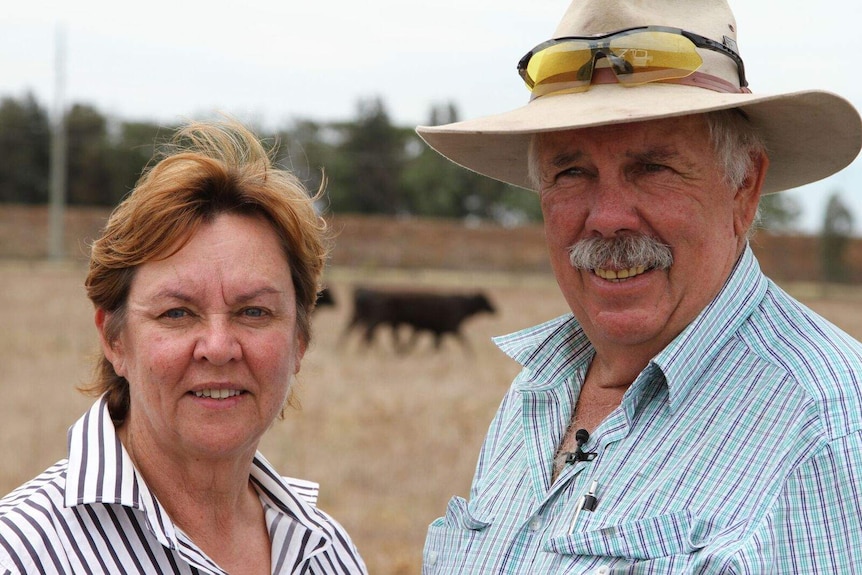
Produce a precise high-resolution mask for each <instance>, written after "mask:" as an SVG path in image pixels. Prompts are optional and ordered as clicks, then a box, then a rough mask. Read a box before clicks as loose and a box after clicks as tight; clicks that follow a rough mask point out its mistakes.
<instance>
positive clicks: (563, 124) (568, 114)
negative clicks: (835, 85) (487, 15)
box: [417, 83, 862, 194]
mask: <svg viewBox="0 0 862 575" xmlns="http://www.w3.org/2000/svg"><path fill="white" fill-rule="evenodd" d="M730 108H740V109H742V110H744V112H745V113H746V115H747V116H748V117H749V119H750V120H751V122H752V123H753V124H754V125H755V126H757V127H758V128H759V129H760V130H761V133H762V134H763V136H764V137H765V139H766V144H767V150H768V153H769V159H770V165H769V171H768V173H767V175H766V180H765V181H764V185H763V190H762V191H763V193H766V194H768V193H773V192H780V191H783V190H787V189H791V188H795V187H798V186H801V185H804V184H809V183H811V182H815V181H817V180H821V179H823V178H825V177H827V176H830V175H832V174H834V173H835V172H838V171H839V170H841V169H843V168H844V167H846V166H847V165H849V164H850V163H851V162H852V161H853V160H854V159H855V158H856V156H857V155H858V154H859V150H860V148H862V119H860V117H859V113H858V112H857V111H856V109H855V108H854V107H853V105H852V104H850V102H848V101H847V100H845V99H844V98H842V97H840V96H837V95H835V94H832V93H830V92H824V91H805V92H794V93H789V94H778V95H774V94H773V95H769V94H765V95H764V94H741V93H722V92H713V91H710V90H704V89H702V88H697V87H693V86H679V85H670V84H660V83H653V84H646V85H642V86H637V87H633V88H624V87H620V86H618V85H597V86H592V87H591V88H590V89H589V90H588V91H586V92H581V93H575V94H560V95H552V96H544V97H542V98H537V99H535V100H533V101H532V102H530V103H529V104H527V105H525V106H522V107H520V108H517V109H515V110H512V111H510V112H505V113H502V114H496V115H492V116H486V117H483V118H478V119H475V120H467V121H463V122H456V123H453V124H447V125H443V126H419V127H418V128H417V132H418V133H419V135H420V136H421V137H422V138H423V139H424V140H425V141H426V142H427V143H428V145H429V146H431V147H432V148H434V149H435V150H437V151H438V152H439V153H440V154H442V155H443V156H446V157H447V158H449V159H450V160H452V161H453V162H455V163H456V164H459V165H461V166H463V167H465V168H468V169H470V170H472V171H474V172H478V173H480V174H483V175H485V176H488V177H491V178H494V179H496V180H500V181H503V182H506V183H508V184H513V185H515V186H519V187H522V188H526V189H533V185H532V184H531V182H530V180H529V177H528V175H527V174H528V170H527V149H528V147H529V144H530V139H531V138H532V136H533V135H534V134H537V133H540V132H553V131H560V130H571V129H578V128H587V127H591V126H603V125H610V124H621V123H629V122H641V121H646V120H654V119H659V118H670V117H675V116H684V115H689V114H698V113H704V112H710V111H715V110H724V109H730Z"/></svg>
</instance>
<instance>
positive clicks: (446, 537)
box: [422, 496, 492, 575]
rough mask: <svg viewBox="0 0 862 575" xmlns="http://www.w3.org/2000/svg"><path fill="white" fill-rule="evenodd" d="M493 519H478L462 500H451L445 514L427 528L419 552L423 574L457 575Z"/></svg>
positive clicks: (462, 569)
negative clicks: (442, 574)
mask: <svg viewBox="0 0 862 575" xmlns="http://www.w3.org/2000/svg"><path fill="white" fill-rule="evenodd" d="M491 522H492V519H490V518H489V519H479V518H478V517H475V516H474V515H472V514H471V513H470V509H469V507H468V505H467V501H466V500H465V499H464V498H463V497H457V496H456V497H453V498H452V499H450V500H449V505H448V506H447V507H446V515H445V516H444V517H440V518H439V519H436V520H434V522H433V523H431V525H430V526H429V527H428V536H427V538H426V540H425V549H424V551H423V553H422V574H423V575H431V574H434V573H447V574H448V573H460V572H464V570H465V569H466V567H467V566H466V565H465V563H464V562H465V561H466V557H467V556H468V555H469V553H470V549H471V547H472V546H473V544H474V543H475V542H476V538H477V537H480V536H481V534H482V532H483V531H484V530H485V529H486V528H487V527H489V526H490V525H491Z"/></svg>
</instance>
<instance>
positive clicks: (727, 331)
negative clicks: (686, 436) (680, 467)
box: [494, 245, 768, 409]
mask: <svg viewBox="0 0 862 575" xmlns="http://www.w3.org/2000/svg"><path fill="white" fill-rule="evenodd" d="M767 285H768V281H767V280H766V278H765V276H763V274H762V273H761V271H760V266H759V265H758V263H757V259H756V258H755V257H754V254H753V253H752V251H751V248H750V246H748V245H746V247H745V249H744V250H743V253H742V254H741V255H740V257H739V259H738V260H737V262H736V264H735V266H734V268H733V270H732V271H731V274H730V276H729V277H728V279H727V281H726V282H725V285H724V287H723V288H722V289H721V291H720V292H719V293H718V295H717V296H716V297H715V299H713V301H712V302H711V303H710V304H709V305H707V307H706V308H704V309H703V311H701V313H700V314H698V316H697V317H696V318H695V319H694V320H693V321H692V322H691V323H690V324H689V325H688V326H687V327H686V328H685V329H684V330H683V331H682V333H680V334H679V335H678V336H677V337H676V338H675V339H674V340H673V341H672V342H671V343H670V344H669V345H668V346H667V347H665V349H663V350H662V351H661V352H659V354H658V355H656V357H655V358H654V359H653V361H652V362H651V365H650V366H647V368H646V369H645V370H644V373H643V374H642V376H646V377H647V378H648V379H653V378H655V377H656V376H657V375H659V374H658V373H656V369H658V370H660V371H661V373H662V374H663V375H664V377H665V379H666V383H667V385H668V388H669V396H670V408H671V409H675V408H676V407H677V406H678V405H679V403H680V402H681V401H682V400H683V399H684V398H685V397H686V396H687V395H688V393H690V392H691V391H692V388H693V387H694V385H695V382H697V381H698V377H699V375H700V374H701V373H702V372H703V370H705V369H707V368H708V367H709V364H710V360H711V359H712V358H713V357H714V355H715V354H716V353H718V350H719V349H720V348H721V345H722V344H723V343H725V342H726V341H727V340H728V339H730V338H731V337H733V334H734V333H736V331H737V330H738V329H739V327H740V326H741V325H742V324H743V322H745V321H746V319H747V318H748V317H749V316H750V315H751V314H752V312H753V311H754V309H755V308H756V307H757V305H758V304H759V303H760V301H761V300H762V299H763V297H764V296H765V294H766V290H767ZM494 343H496V344H497V346H498V347H499V348H500V349H501V350H502V351H503V352H504V353H506V354H507V355H508V356H509V357H511V358H512V359H514V360H515V361H517V362H518V363H520V364H521V365H522V366H524V368H525V369H526V370H527V371H528V372H529V373H528V375H527V377H524V378H520V380H519V382H518V385H519V386H521V387H522V388H527V387H528V388H530V389H532V390H534V391H538V390H540V389H542V388H547V387H553V386H555V385H558V384H559V383H560V382H562V381H564V380H565V379H566V378H568V377H570V376H571V375H572V374H573V373H574V370H576V369H577V368H578V367H580V366H583V365H585V364H586V363H587V362H589V361H590V360H591V359H592V357H593V353H594V350H593V347H592V345H591V344H590V342H589V340H588V339H587V337H586V335H585V334H584V332H583V329H582V328H581V326H580V324H579V323H578V321H577V320H576V319H575V318H574V316H573V315H572V314H566V315H563V316H560V317H558V318H555V319H553V320H550V321H547V322H545V323H542V324H540V325H537V326H534V327H531V328H527V329H524V330H521V331H518V332H515V333H513V334H509V335H505V336H500V337H496V338H494Z"/></svg>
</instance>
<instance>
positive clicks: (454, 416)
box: [0, 260, 862, 574]
mask: <svg viewBox="0 0 862 575" xmlns="http://www.w3.org/2000/svg"><path fill="white" fill-rule="evenodd" d="M84 273H85V269H84V266H83V264H81V263H80V262H77V263H51V262H38V261H21V260H18V261H9V260H6V261H3V260H0V314H2V317H3V318H4V321H3V325H4V329H3V330H2V332H0V382H2V386H3V389H4V401H3V402H2V403H0V421H2V431H3V432H2V434H0V458H2V461H3V462H4V463H3V465H2V466H0V492H2V493H6V492H8V491H9V490H11V489H12V488H13V487H15V486H17V485H18V484H20V483H22V482H23V481H25V480H27V479H29V478H31V477H33V476H35V475H36V474H37V473H39V472H41V471H42V470H43V469H45V468H46V467H47V466H48V465H50V464H52V463H53V462H54V461H56V460H58V459H60V458H62V457H64V455H65V450H66V446H65V432H66V429H67V427H68V426H69V425H70V424H72V423H73V422H74V421H75V420H76V419H77V418H78V417H79V416H80V415H81V414H82V413H83V411H84V410H85V409H86V408H87V407H88V406H89V405H90V402H91V400H90V399H89V398H85V397H83V396H81V395H80V394H79V393H77V392H76V391H75V389H74V388H75V386H76V385H78V384H81V383H83V382H85V381H86V380H87V379H88V377H89V373H90V359H91V354H92V352H93V350H94V349H95V345H96V339H95V330H94V328H93V325H92V310H91V309H90V305H89V302H88V301H87V300H86V298H85V296H84V292H83V288H82V285H81V284H82V281H83V277H84ZM328 279H329V284H330V285H331V287H332V288H333V290H334V292H335V297H336V298H337V306H336V307H335V308H321V309H320V310H319V311H318V312H317V314H316V316H315V318H314V330H315V335H314V337H315V339H314V342H313V344H312V347H311V349H310V350H309V352H308V354H307V355H306V357H305V361H304V362H303V365H302V371H301V372H300V375H299V382H298V385H299V388H298V393H299V398H300V400H301V403H302V408H301V409H300V410H298V411H295V410H289V411H288V412H287V414H286V418H285V419H284V420H283V421H278V422H276V424H275V425H274V426H273V428H272V429H271V430H270V431H269V433H268V434H267V435H266V436H265V437H264V440H263V442H262V445H261V449H262V451H263V452H264V454H266V455H267V457H268V458H269V459H270V460H271V461H272V462H273V463H274V464H275V466H276V468H278V469H279V470H280V471H281V472H282V473H284V474H285V475H294V476H297V477H305V478H310V479H314V480H317V481H320V482H321V483H322V487H323V488H322V493H321V499H320V506H321V507H322V508H323V509H325V510H327V511H329V512H331V513H332V514H333V515H334V516H335V517H336V518H338V519H339V520H340V521H341V522H342V523H344V524H345V525H346V527H347V528H348V529H349V531H350V532H351V534H352V536H353V537H354V539H355V541H356V543H357V545H358V546H359V547H360V550H361V551H362V553H363V555H364V556H365V559H366V561H367V562H368V564H369V568H370V569H371V571H372V573H376V574H387V573H389V574H400V573H418V571H419V565H420V557H421V549H422V544H423V541H424V537H425V530H426V527H427V524H428V523H429V522H430V521H431V520H433V519H434V518H435V517H437V516H438V515H440V514H442V513H443V511H444V509H445V505H446V502H447V501H448V499H449V497H450V496H451V495H453V494H460V495H466V493H467V491H468V489H469V483H470V479H471V476H472V473H473V467H474V464H475V460H476V455H477V453H478V450H479V446H480V443H481V441H482V437H483V435H484V433H485V430H486V429H487V426H488V423H489V421H490V418H491V416H492V415H493V413H494V411H495V409H496V407H497V405H498V403H499V401H500V399H501V397H502V395H503V393H504V392H505V390H506V388H507V387H508V385H509V383H510V380H511V378H512V377H513V376H514V374H515V373H516V371H517V366H516V365H514V363H513V362H512V361H510V360H509V359H508V358H506V357H505V356H503V355H502V353H500V352H499V351H498V350H497V349H496V348H495V347H494V346H493V344H492V343H491V342H490V340H489V338H490V337H491V336H492V335H496V334H502V333H507V332H509V331H513V330H515V329H518V328H519V327H523V326H526V325H529V324H532V323H535V322H538V321H541V320H543V319H546V318H550V317H553V316H555V315H557V314H559V313H562V312H564V311H565V304H564V302H563V301H562V298H561V297H560V296H559V294H558V291H557V288H556V285H555V283H554V282H553V279H552V278H550V277H549V276H547V275H542V274H538V275H518V274H492V273H483V274H476V273H473V274H470V273H464V272H460V273H459V272H430V271H426V272H411V273H410V274H405V273H404V272H400V271H397V270H396V271H388V272H387V271H385V270H376V271H374V272H373V273H372V272H359V271H356V270H350V269H333V270H330V272H329V275H328ZM355 283H382V284H386V285H399V284H400V285H406V284H408V283H409V284H410V285H416V283H419V284H421V285H423V286H425V287H427V288H429V289H447V290H448V289H451V290H463V291H466V290H470V289H473V288H479V287H481V288H483V289H486V290H487V292H488V293H489V294H490V297H491V298H492V300H493V301H494V303H495V304H496V306H497V308H498V313H497V314H496V315H494V316H488V315H485V316H477V317H475V318H473V319H471V320H469V321H468V323H467V324H466V325H465V333H466V335H467V337H468V338H469V340H470V342H471V345H472V351H471V352H468V351H465V350H463V349H462V348H461V347H460V346H459V345H458V344H457V342H455V341H454V340H447V341H446V343H445V344H444V348H443V349H444V353H435V352H434V351H433V349H432V346H431V340H430V339H429V338H427V337H423V339H421V340H420V343H419V346H418V348H417V349H416V350H415V351H414V352H413V353H411V354H409V355H405V356H398V355H396V354H395V353H394V352H393V351H392V346H391V343H390V341H389V339H388V337H381V338H379V342H378V343H379V344H380V345H378V346H376V347H375V348H372V349H370V350H367V351H362V350H361V348H360V345H359V341H358V340H359V338H358V334H356V335H354V337H352V338H350V339H349V340H348V342H347V345H346V347H339V345H338V338H339V335H340V332H341V330H342V328H343V326H344V325H345V323H346V321H347V318H348V316H349V313H350V306H349V304H348V300H349V295H350V290H351V287H352V285H354V284H355ZM796 291H798V292H799V293H800V294H802V296H803V297H804V298H805V299H806V301H807V302H808V303H809V304H810V305H811V306H812V307H813V308H815V309H817V310H819V311H820V312H822V313H823V314H824V315H826V316H827V317H829V318H830V319H832V320H833V321H835V322H836V323H838V324H839V325H841V326H842V327H844V328H845V329H846V330H847V331H849V332H850V333H851V334H853V335H854V336H855V337H857V338H862V296H860V290H859V289H844V290H841V291H837V290H833V291H832V292H831V296H830V298H829V299H823V298H821V297H820V296H819V294H820V293H821V292H820V291H819V290H816V289H814V290H812V289H810V288H805V286H800V287H799V288H798V289H797V290H796ZM378 335H385V334H378Z"/></svg>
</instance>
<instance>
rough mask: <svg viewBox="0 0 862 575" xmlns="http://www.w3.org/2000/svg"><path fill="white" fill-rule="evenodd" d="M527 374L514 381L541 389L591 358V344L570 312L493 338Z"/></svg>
mask: <svg viewBox="0 0 862 575" xmlns="http://www.w3.org/2000/svg"><path fill="white" fill-rule="evenodd" d="M494 343H496V344H497V346H498V347H499V348H500V349H501V350H502V351H503V353H505V354H506V355H508V356H509V357H511V358H512V359H514V360H515V361H517V362H518V363H520V364H521V365H522V366H524V369H525V370H526V373H525V374H523V376H522V377H519V379H518V382H517V384H516V386H517V387H520V388H522V389H523V390H526V389H531V390H533V391H541V390H543V389H546V388H551V387H555V386H556V385H558V384H559V383H560V382H562V381H565V380H567V379H569V378H570V377H571V376H572V375H573V374H574V372H575V371H576V370H577V369H578V368H579V367H581V366H584V365H586V364H587V363H588V362H589V360H590V359H591V358H592V357H593V347H592V345H591V344H590V342H589V340H588V339H587V336H586V335H585V334H584V332H583V330H582V329H581V326H580V324H579V323H578V320H577V319H575V317H574V316H573V315H572V314H570V313H569V314H565V315H562V316H560V317H558V318H555V319H552V320H550V321H547V322H545V323H542V324H540V325H537V326H534V327H530V328H527V329H524V330H521V331H518V332H515V333H512V334H509V335H504V336H500V337H496V338H494Z"/></svg>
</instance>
